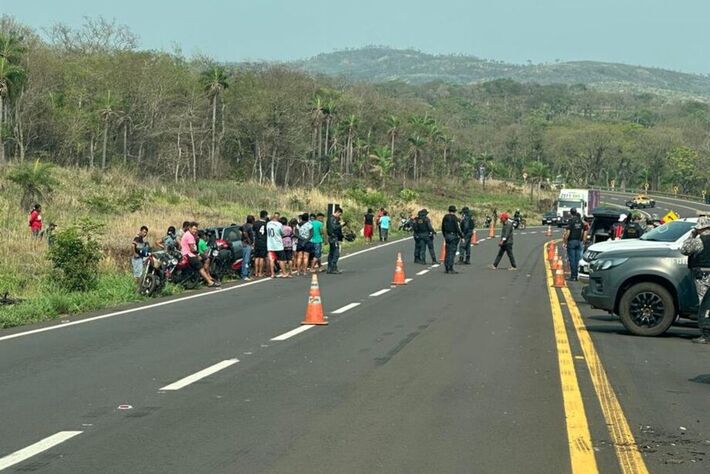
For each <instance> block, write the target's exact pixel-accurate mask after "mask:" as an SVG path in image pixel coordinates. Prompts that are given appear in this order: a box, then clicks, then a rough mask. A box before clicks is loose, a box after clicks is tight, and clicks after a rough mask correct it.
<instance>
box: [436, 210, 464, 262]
mask: <svg viewBox="0 0 710 474" xmlns="http://www.w3.org/2000/svg"><path fill="white" fill-rule="evenodd" d="M441 233H442V234H443V235H444V241H445V242H446V258H445V260H444V269H445V270H446V273H452V274H455V273H458V272H457V271H456V270H454V262H455V261H456V248H457V247H458V246H459V241H460V240H461V239H462V238H463V233H462V232H461V226H460V225H459V219H458V217H456V206H449V213H448V214H446V215H445V216H444V219H442V221H441Z"/></svg>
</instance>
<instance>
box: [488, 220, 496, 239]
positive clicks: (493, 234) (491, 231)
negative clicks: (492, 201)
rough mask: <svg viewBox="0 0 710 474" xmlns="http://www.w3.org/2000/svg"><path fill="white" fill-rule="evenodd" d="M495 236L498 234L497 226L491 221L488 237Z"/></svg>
mask: <svg viewBox="0 0 710 474" xmlns="http://www.w3.org/2000/svg"><path fill="white" fill-rule="evenodd" d="M495 236H496V227H495V224H493V223H491V226H490V227H489V228H488V238H489V239H492V238H493V237H495Z"/></svg>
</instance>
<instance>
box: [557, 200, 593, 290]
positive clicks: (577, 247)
mask: <svg viewBox="0 0 710 474" xmlns="http://www.w3.org/2000/svg"><path fill="white" fill-rule="evenodd" d="M569 213H570V214H571V216H570V219H569V221H568V223H567V228H566V229H565V233H564V235H563V236H562V242H564V244H565V245H566V246H567V258H569V269H570V278H569V279H570V280H571V281H577V277H578V272H579V261H580V260H581V259H582V244H583V242H584V240H585V238H586V234H587V228H586V226H585V224H584V222H583V221H582V217H581V216H580V215H579V212H577V209H575V208H572V209H571V210H570V211H569Z"/></svg>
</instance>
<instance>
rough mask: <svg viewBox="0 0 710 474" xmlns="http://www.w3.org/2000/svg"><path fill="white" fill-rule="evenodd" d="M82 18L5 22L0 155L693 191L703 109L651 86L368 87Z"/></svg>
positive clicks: (296, 178) (303, 182) (702, 162)
mask: <svg viewBox="0 0 710 474" xmlns="http://www.w3.org/2000/svg"><path fill="white" fill-rule="evenodd" d="M137 45H138V40H137V38H136V37H135V35H133V34H132V33H131V32H130V30H128V29H127V28H126V27H123V26H121V25H117V24H116V23H115V22H109V21H106V20H103V19H100V18H99V19H87V20H86V23H85V24H84V26H82V27H81V28H78V29H72V28H69V27H67V26H64V25H56V26H54V27H52V28H50V29H48V30H47V31H46V32H45V34H42V35H40V34H38V33H37V32H35V31H33V30H31V29H30V28H27V27H26V26H24V25H21V24H19V23H18V22H17V21H15V20H14V19H13V18H11V17H3V18H2V19H1V20H0V165H4V164H7V163H13V162H14V163H21V162H25V161H28V160H41V161H44V162H51V163H54V164H58V165H62V166H76V167H85V168H93V169H96V170H98V171H100V170H104V169H106V168H109V167H111V168H116V167H123V168H125V169H126V170H135V171H137V172H139V173H145V174H150V175H155V176H160V177H163V178H165V179H170V180H175V181H178V182H179V181H186V180H196V179H200V178H212V177H214V178H229V179H234V180H255V181H257V182H261V183H264V182H269V183H272V184H275V185H280V186H286V187H288V186H296V185H299V186H317V185H319V184H322V183H329V184H332V183H345V184H347V183H354V182H363V183H367V184H368V185H373V186H385V185H387V184H388V183H393V184H397V185H407V183H411V182H415V181H420V180H426V179H428V178H438V179H440V178H457V179H458V178H460V179H466V178H472V177H474V176H475V175H476V173H478V172H479V170H480V169H481V165H484V166H485V170H486V171H485V172H486V174H487V175H488V176H493V177H497V178H505V179H512V180H519V179H521V176H522V175H523V173H527V175H528V176H529V177H530V178H531V179H533V180H537V181H538V182H542V181H543V180H546V179H548V178H551V177H555V176H557V175H562V176H563V177H564V179H565V181H566V182H567V183H569V184H575V185H580V186H583V185H592V184H596V185H609V184H610V183H611V182H612V180H613V181H614V183H615V184H616V186H617V187H628V188H640V187H641V186H643V184H644V183H648V184H649V186H650V189H652V190H672V189H673V188H674V187H676V186H677V187H678V188H679V189H680V191H681V192H686V193H691V194H700V193H701V191H703V190H705V189H707V188H708V184H710V183H709V182H708V181H709V180H710V166H708V164H710V140H709V139H708V137H709V135H708V130H709V126H710V109H709V107H708V105H707V104H706V103H704V102H701V101H695V100H680V99H677V98H672V97H667V96H663V95H654V94H651V93H634V92H628V93H610V92H604V91H601V90H596V89H594V88H591V87H588V86H584V85H562V84H559V85H554V84H553V85H537V84H523V83H518V82H515V81H513V80H509V79H498V80H494V81H489V82H483V83H477V84H470V85H456V84H449V83H445V82H441V81H438V82H429V83H426V84H418V85H412V84H406V83H404V82H397V81H390V82H381V83H377V84H372V83H362V82H349V81H346V80H343V79H339V78H334V77H326V76H312V75H308V74H306V73H304V72H301V71H298V70H296V69H290V68H289V67H288V66H286V65H274V64H266V63H264V64H253V63H252V64H246V63H245V64H220V63H218V62H216V61H214V60H212V59H210V58H207V57H193V58H187V57H185V56H184V55H183V54H182V53H181V52H179V51H174V52H161V51H145V50H140V49H139V48H138V46H137Z"/></svg>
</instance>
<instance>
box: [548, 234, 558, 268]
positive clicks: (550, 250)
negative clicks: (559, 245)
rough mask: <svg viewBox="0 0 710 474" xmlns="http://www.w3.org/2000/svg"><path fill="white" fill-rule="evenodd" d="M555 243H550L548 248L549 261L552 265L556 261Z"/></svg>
mask: <svg viewBox="0 0 710 474" xmlns="http://www.w3.org/2000/svg"><path fill="white" fill-rule="evenodd" d="M555 247H556V245H555V241H554V240H552V241H550V245H548V246H547V261H548V262H550V263H552V262H553V260H554V259H555Z"/></svg>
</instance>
